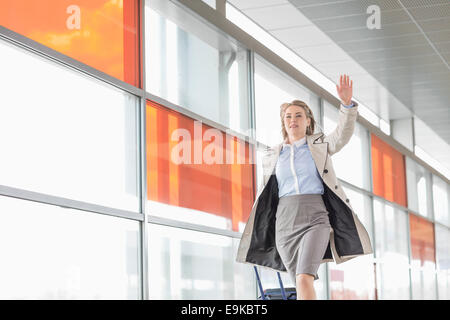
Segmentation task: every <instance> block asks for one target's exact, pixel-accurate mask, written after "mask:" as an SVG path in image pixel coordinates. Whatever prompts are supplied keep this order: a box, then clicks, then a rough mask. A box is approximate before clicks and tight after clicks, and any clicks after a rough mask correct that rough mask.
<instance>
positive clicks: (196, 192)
mask: <svg viewBox="0 0 450 320" xmlns="http://www.w3.org/2000/svg"><path fill="white" fill-rule="evenodd" d="M147 124H148V125H147V129H148V131H147V155H148V156H147V168H148V170H147V172H148V173H147V179H148V194H147V197H148V206H147V209H148V213H149V214H152V215H157V216H163V217H166V218H171V219H176V220H183V221H187V222H191V223H197V224H203V225H208V226H211V227H216V228H223V229H232V230H234V231H243V229H242V230H241V228H242V227H243V224H245V223H246V222H247V220H248V217H249V215H250V211H251V209H252V206H253V197H254V196H253V189H254V187H253V179H254V178H253V164H252V162H253V161H251V159H252V147H251V146H250V145H249V144H248V143H247V142H245V141H242V140H240V139H237V138H236V137H233V136H231V135H229V134H226V133H224V132H222V131H220V130H217V129H214V128H211V127H209V126H207V125H205V124H203V123H202V122H200V121H193V120H192V119H191V118H188V117H186V116H184V115H182V114H180V113H178V112H175V111H173V110H168V109H166V108H164V107H161V106H159V105H157V104H155V103H153V102H148V104H147ZM209 134H211V137H213V138H214V142H212V139H211V137H208V135H209Z"/></svg>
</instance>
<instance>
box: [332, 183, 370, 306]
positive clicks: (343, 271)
mask: <svg viewBox="0 0 450 320" xmlns="http://www.w3.org/2000/svg"><path fill="white" fill-rule="evenodd" d="M342 188H343V189H344V192H345V194H346V195H347V196H348V198H349V199H350V201H351V204H352V207H353V210H354V211H355V213H356V214H357V216H358V218H359V220H360V221H361V223H362V224H363V225H364V227H365V228H366V230H367V232H368V233H369V238H370V241H371V243H372V245H374V242H373V237H372V201H371V199H370V197H368V196H365V195H363V194H361V193H359V192H358V191H355V190H353V189H350V188H346V187H342ZM373 262H374V261H373V254H370V255H364V256H361V257H356V258H354V259H351V260H349V261H347V262H346V263H342V264H336V263H335V262H330V263H329V264H328V265H329V270H330V271H329V272H330V273H329V279H330V292H331V299H332V300H357V299H358V300H361V299H364V300H373V299H375V278H374V266H373Z"/></svg>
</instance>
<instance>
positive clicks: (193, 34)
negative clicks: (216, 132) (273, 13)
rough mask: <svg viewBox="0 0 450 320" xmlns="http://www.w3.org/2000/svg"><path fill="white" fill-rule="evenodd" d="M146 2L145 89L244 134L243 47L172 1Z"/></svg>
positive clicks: (245, 68) (246, 124) (245, 69)
mask: <svg viewBox="0 0 450 320" xmlns="http://www.w3.org/2000/svg"><path fill="white" fill-rule="evenodd" d="M145 3H146V5H145V17H146V18H145V19H146V21H147V23H146V29H145V34H146V39H145V41H146V55H147V56H146V79H147V90H148V91H149V92H150V93H152V94H155V95H157V96H159V97H162V98H164V99H166V100H168V101H170V102H172V103H174V104H176V105H180V106H182V107H183V108H186V109H189V110H192V111H193V112H195V113H197V114H199V115H201V116H202V117H205V118H207V119H210V120H213V121H215V122H217V123H220V124H222V125H224V126H225V127H227V128H231V129H233V130H235V131H237V132H242V133H244V134H248V135H249V132H248V130H249V128H250V117H249V115H250V112H249V104H248V85H247V82H248V59H247V50H246V49H244V48H240V47H238V46H237V45H235V44H234V43H233V42H231V41H230V40H229V39H228V38H227V37H225V36H224V35H222V34H221V33H219V32H218V31H216V30H215V29H213V28H212V27H209V26H208V25H206V24H205V23H204V22H202V21H200V20H199V19H197V18H195V17H194V16H193V15H191V14H190V13H189V12H188V11H187V10H185V9H184V8H181V7H180V6H179V5H176V4H174V3H173V2H171V1H166V0H152V1H146V2H145Z"/></svg>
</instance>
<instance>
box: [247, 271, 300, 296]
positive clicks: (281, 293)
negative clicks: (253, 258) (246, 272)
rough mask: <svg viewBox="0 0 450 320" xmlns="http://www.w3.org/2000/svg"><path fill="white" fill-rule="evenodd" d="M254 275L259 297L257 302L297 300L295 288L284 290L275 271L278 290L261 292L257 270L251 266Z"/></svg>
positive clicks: (278, 274)
mask: <svg viewBox="0 0 450 320" xmlns="http://www.w3.org/2000/svg"><path fill="white" fill-rule="evenodd" d="M253 269H254V270H255V273H256V280H257V282H258V287H259V291H260V292H261V295H260V296H259V297H258V300H297V290H296V289H295V288H284V286H283V281H281V277H280V273H279V272H278V271H277V276H278V282H279V283H280V288H275V289H266V290H263V287H262V284H261V279H260V278H259V274H258V269H257V268H256V266H253Z"/></svg>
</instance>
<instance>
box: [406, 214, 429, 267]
mask: <svg viewBox="0 0 450 320" xmlns="http://www.w3.org/2000/svg"><path fill="white" fill-rule="evenodd" d="M409 229H410V238H411V253H412V258H413V260H420V262H421V265H423V264H424V263H425V261H430V262H433V263H435V262H436V259H435V247H434V229H433V224H432V223H431V222H429V221H427V220H425V219H423V218H420V217H418V216H416V215H414V214H411V213H410V214H409Z"/></svg>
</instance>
